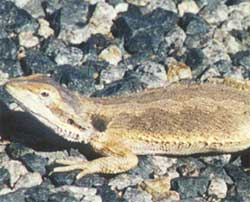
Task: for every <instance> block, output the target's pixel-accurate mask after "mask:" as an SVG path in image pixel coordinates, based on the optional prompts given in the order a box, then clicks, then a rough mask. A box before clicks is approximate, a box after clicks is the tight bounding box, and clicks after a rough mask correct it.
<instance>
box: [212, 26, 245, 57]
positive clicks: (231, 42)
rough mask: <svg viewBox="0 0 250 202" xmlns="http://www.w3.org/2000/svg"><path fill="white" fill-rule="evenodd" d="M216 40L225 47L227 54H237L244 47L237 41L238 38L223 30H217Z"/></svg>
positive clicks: (215, 33)
mask: <svg viewBox="0 0 250 202" xmlns="http://www.w3.org/2000/svg"><path fill="white" fill-rule="evenodd" d="M214 38H215V39H216V40H218V41H220V42H221V43H222V44H223V45H224V48H225V49H226V50H227V52H228V53H230V54H235V53H236V52H238V51H240V50H241V49H242V45H241V44H240V43H239V42H238V41H236V38H234V37H233V36H232V35H230V34H229V33H228V32H226V31H223V30H221V29H216V30H215V32H214Z"/></svg>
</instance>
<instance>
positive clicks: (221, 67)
mask: <svg viewBox="0 0 250 202" xmlns="http://www.w3.org/2000/svg"><path fill="white" fill-rule="evenodd" d="M213 66H214V67H215V68H216V69H217V70H218V72H219V73H220V74H221V75H222V76H224V75H226V74H230V72H231V69H232V67H233V65H232V63H231V62H230V61H228V60H219V61H218V62H216V63H214V64H213Z"/></svg>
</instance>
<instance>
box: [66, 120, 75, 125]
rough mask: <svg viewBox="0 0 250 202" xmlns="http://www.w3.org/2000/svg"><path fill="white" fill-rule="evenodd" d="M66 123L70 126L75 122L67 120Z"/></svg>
mask: <svg viewBox="0 0 250 202" xmlns="http://www.w3.org/2000/svg"><path fill="white" fill-rule="evenodd" d="M67 123H68V124H70V125H72V124H74V123H75V122H74V120H73V119H68V120H67Z"/></svg>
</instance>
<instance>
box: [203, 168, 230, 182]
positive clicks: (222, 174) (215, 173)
mask: <svg viewBox="0 0 250 202" xmlns="http://www.w3.org/2000/svg"><path fill="white" fill-rule="evenodd" d="M201 176H206V177H210V176H212V178H214V177H218V178H221V179H223V180H224V181H225V182H226V183H227V184H233V181H232V179H231V177H229V176H228V175H227V173H226V171H225V170H224V168H223V167H221V166H214V165H210V166H208V167H206V168H205V169H204V170H202V171H201Z"/></svg>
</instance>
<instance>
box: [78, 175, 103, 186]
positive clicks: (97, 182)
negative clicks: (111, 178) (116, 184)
mask: <svg viewBox="0 0 250 202" xmlns="http://www.w3.org/2000/svg"><path fill="white" fill-rule="evenodd" d="M105 181H106V180H105V178H104V177H101V176H100V175H99V174H90V175H86V176H84V177H82V178H81V179H79V180H76V182H75V183H74V185H76V186H79V187H99V186H102V185H103V184H104V183H105Z"/></svg>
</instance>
